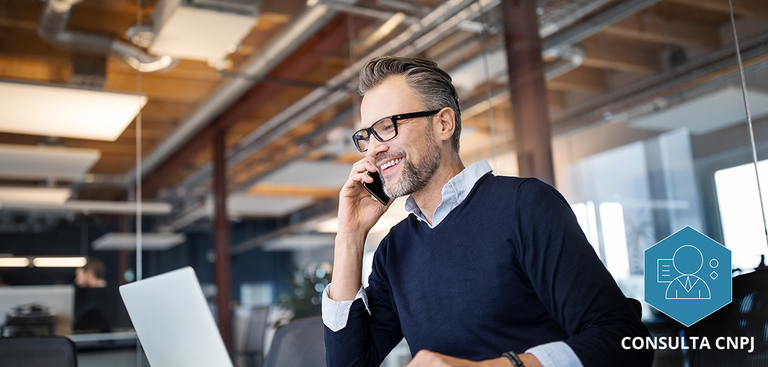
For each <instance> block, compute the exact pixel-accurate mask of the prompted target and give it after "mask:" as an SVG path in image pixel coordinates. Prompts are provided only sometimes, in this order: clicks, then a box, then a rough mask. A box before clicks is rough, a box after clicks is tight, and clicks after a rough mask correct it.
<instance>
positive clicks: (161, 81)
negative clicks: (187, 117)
mask: <svg viewBox="0 0 768 367" xmlns="http://www.w3.org/2000/svg"><path fill="white" fill-rule="evenodd" d="M218 84H219V83H218V82H215V81H213V82H212V81H203V80H193V79H182V78H169V77H165V76H160V75H157V76H152V77H145V76H142V77H141V93H143V94H146V95H147V96H148V97H149V98H150V99H154V98H159V99H164V100H168V101H180V102H189V103H191V102H197V101H200V100H204V99H205V98H208V96H209V95H210V94H211V93H212V92H213V90H214V88H216V87H217V86H218ZM136 85H137V84H136V75H133V74H120V73H117V74H115V73H111V74H109V75H108V76H107V81H106V82H105V83H104V90H116V91H124V92H135V91H136Z"/></svg>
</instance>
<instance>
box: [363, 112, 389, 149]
mask: <svg viewBox="0 0 768 367" xmlns="http://www.w3.org/2000/svg"><path fill="white" fill-rule="evenodd" d="M369 131H370V132H371V133H373V135H374V137H375V138H376V140H378V141H380V142H385V141H389V140H391V139H393V138H394V137H395V136H396V135H397V129H396V128H395V123H394V121H392V119H391V118H389V117H388V118H384V119H381V120H379V121H376V122H375V123H374V124H373V125H372V126H371V127H370V128H369V129H365V130H360V131H358V132H357V133H355V136H354V140H355V143H356V144H357V149H359V150H360V151H361V152H364V151H366V150H367V149H368V143H369V141H370V138H371V137H370V133H369Z"/></svg>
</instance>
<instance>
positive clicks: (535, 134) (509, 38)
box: [501, 0, 555, 185]
mask: <svg viewBox="0 0 768 367" xmlns="http://www.w3.org/2000/svg"><path fill="white" fill-rule="evenodd" d="M501 8H502V11H503V15H504V42H505V44H506V48H507V65H508V73H509V91H510V95H511V98H512V112H513V119H514V120H513V124H514V132H515V145H516V151H517V161H518V165H519V166H520V176H528V177H536V178H538V179H540V180H542V181H544V182H547V183H549V184H551V185H554V183H555V173H554V168H553V165H552V144H551V139H552V135H551V132H550V122H549V111H548V105H547V89H546V85H545V83H544V62H543V61H542V59H541V39H540V38H539V22H538V20H539V17H538V15H537V14H536V1H535V0H505V1H502V2H501Z"/></svg>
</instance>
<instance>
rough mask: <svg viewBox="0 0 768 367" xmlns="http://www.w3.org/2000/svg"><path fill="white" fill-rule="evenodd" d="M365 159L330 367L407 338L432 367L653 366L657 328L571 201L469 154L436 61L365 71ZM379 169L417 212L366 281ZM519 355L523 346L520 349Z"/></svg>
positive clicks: (352, 181) (337, 287)
mask: <svg viewBox="0 0 768 367" xmlns="http://www.w3.org/2000/svg"><path fill="white" fill-rule="evenodd" d="M360 94H361V95H363V102H362V105H361V116H362V129H361V130H359V131H357V132H356V133H355V134H354V136H353V140H354V142H355V145H356V146H357V148H358V150H360V151H361V152H364V153H365V157H364V158H363V159H361V160H359V161H358V162H356V163H355V164H354V165H353V168H352V171H351V173H350V175H349V178H348V179H347V182H346V183H345V184H344V187H343V188H342V190H341V193H340V195H339V198H340V202H339V227H338V232H337V236H336V246H335V254H334V257H335V258H334V271H333V282H332V284H330V285H329V286H328V287H327V288H326V290H325V292H324V295H323V320H324V323H325V325H326V332H325V341H326V349H327V361H328V365H329V366H379V365H380V364H381V361H382V360H383V359H384V357H386V355H387V354H388V353H389V352H390V351H391V350H392V348H393V347H394V346H395V345H396V344H397V343H398V342H400V340H401V339H402V338H403V337H405V339H406V340H407V341H408V345H409V347H410V348H411V353H412V354H414V359H413V361H411V363H410V364H409V367H421V366H500V367H509V366H515V367H519V366H526V367H532V366H545V367H555V366H557V367H559V366H650V364H651V361H652V358H653V352H652V351H646V350H640V351H636V350H631V351H629V350H624V349H623V348H622V347H621V339H622V338H624V337H627V336H629V337H635V336H641V337H645V336H648V335H649V334H648V331H647V329H645V327H644V326H643V324H642V323H641V322H640V321H639V319H638V317H637V316H636V315H635V314H634V311H633V310H632V308H631V306H630V304H629V302H628V301H627V300H626V298H624V296H623V295H622V293H621V291H620V290H619V289H618V287H617V286H616V283H615V282H614V281H613V278H612V277H611V275H610V274H609V273H608V271H607V270H606V269H605V267H604V266H603V264H602V263H601V262H600V260H599V259H598V258H597V256H596V254H595V252H594V250H593V249H592V246H590V244H589V243H588V242H587V240H586V238H585V237H584V234H583V232H582V231H581V229H580V227H579V225H578V223H577V221H576V218H575V217H574V215H573V213H572V212H571V210H570V207H569V205H568V203H567V202H566V201H565V199H563V197H562V196H561V195H560V194H559V193H558V192H557V191H556V190H555V189H553V188H552V187H551V186H549V185H547V184H545V183H543V182H541V181H538V180H536V179H531V178H527V179H526V178H517V177H501V176H494V175H493V174H492V172H491V169H490V166H489V165H488V163H487V162H485V161H482V162H478V163H475V164H473V165H470V166H469V167H466V168H465V167H464V165H463V164H462V162H461V159H460V158H459V136H460V132H461V112H460V109H459V105H458V96H457V94H456V90H455V89H454V87H453V85H452V84H451V78H450V76H449V75H448V74H447V73H445V72H444V71H443V70H441V69H439V68H438V67H437V65H436V64H435V63H433V62H431V61H427V60H422V59H407V58H397V57H380V58H376V59H373V60H371V61H369V62H368V63H367V64H366V65H365V66H364V67H363V69H362V70H361V72H360ZM376 171H378V172H379V173H380V175H381V177H382V180H383V183H384V191H385V192H386V193H387V195H388V196H390V197H393V198H394V197H400V196H406V195H410V197H409V198H408V200H407V202H406V209H408V210H409V211H410V212H411V213H412V214H411V215H409V216H408V218H406V219H404V220H403V221H402V222H400V223H399V224H397V225H396V226H394V227H393V228H392V230H391V231H390V233H389V234H388V235H387V236H386V237H385V238H384V239H383V240H382V242H381V244H380V245H379V247H378V249H377V251H376V254H375V255H374V260H373V270H372V273H371V276H370V278H369V286H368V287H367V288H365V289H363V288H362V285H361V284H362V282H361V279H360V274H361V273H362V258H363V249H364V244H365V238H366V236H367V235H368V232H369V231H370V229H371V228H372V227H373V225H374V224H375V223H376V221H378V219H379V218H380V217H381V215H382V214H384V212H385V211H386V210H387V209H388V207H389V206H388V205H387V206H384V205H382V204H381V203H379V202H378V201H376V200H375V199H373V198H372V197H371V195H370V194H369V193H368V192H367V191H366V190H365V188H364V187H363V185H362V183H363V182H367V183H372V182H373V179H372V178H371V177H370V176H369V175H368V172H376ZM516 352H517V353H516Z"/></svg>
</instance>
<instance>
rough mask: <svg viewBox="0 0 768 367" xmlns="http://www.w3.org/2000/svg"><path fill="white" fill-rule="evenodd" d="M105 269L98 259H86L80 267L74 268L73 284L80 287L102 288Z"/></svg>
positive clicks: (104, 281) (105, 282) (104, 282)
mask: <svg viewBox="0 0 768 367" xmlns="http://www.w3.org/2000/svg"><path fill="white" fill-rule="evenodd" d="M106 272H107V269H106V267H105V266H104V263H103V262H102V261H101V260H99V259H94V258H91V259H88V262H86V263H85V265H83V266H82V267H80V268H77V269H75V285H76V286H78V287H80V288H104V287H106V286H107V281H106V280H104V276H105V275H106Z"/></svg>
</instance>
